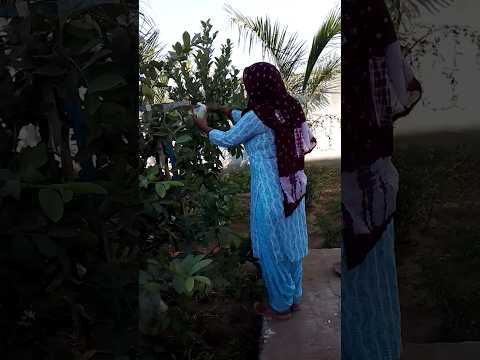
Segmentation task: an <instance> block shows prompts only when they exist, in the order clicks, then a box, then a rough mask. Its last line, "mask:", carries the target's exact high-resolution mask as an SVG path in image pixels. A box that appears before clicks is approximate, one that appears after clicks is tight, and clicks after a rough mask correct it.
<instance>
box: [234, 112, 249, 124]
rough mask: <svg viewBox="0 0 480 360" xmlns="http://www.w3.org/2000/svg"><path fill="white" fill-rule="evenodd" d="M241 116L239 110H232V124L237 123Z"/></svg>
mask: <svg viewBox="0 0 480 360" xmlns="http://www.w3.org/2000/svg"><path fill="white" fill-rule="evenodd" d="M245 115H246V114H245ZM241 117H242V111H241V110H232V122H233V123H234V124H236V123H238V121H239V120H240V118H241Z"/></svg>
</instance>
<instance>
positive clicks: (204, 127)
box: [194, 113, 212, 134]
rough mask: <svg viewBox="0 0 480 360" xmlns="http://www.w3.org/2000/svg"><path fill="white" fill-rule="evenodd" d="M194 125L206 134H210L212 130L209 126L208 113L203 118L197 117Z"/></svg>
mask: <svg viewBox="0 0 480 360" xmlns="http://www.w3.org/2000/svg"><path fill="white" fill-rule="evenodd" d="M194 124H195V126H196V127H197V128H198V129H199V130H200V131H201V132H202V133H204V134H208V133H209V132H210V130H212V128H211V127H209V126H208V121H207V114H206V113H205V115H204V116H203V117H201V118H198V117H195V120H194Z"/></svg>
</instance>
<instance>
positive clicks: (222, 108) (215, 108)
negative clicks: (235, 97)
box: [207, 105, 232, 119]
mask: <svg viewBox="0 0 480 360" xmlns="http://www.w3.org/2000/svg"><path fill="white" fill-rule="evenodd" d="M207 111H209V112H221V113H222V114H223V115H225V116H226V117H227V118H229V119H230V118H231V113H232V108H231V107H230V106H228V105H208V106H207Z"/></svg>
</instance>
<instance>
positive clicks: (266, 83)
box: [243, 62, 288, 101]
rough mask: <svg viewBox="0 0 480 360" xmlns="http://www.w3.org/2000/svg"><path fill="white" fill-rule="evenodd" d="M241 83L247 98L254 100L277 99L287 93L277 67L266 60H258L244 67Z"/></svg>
mask: <svg viewBox="0 0 480 360" xmlns="http://www.w3.org/2000/svg"><path fill="white" fill-rule="evenodd" d="M243 83H244V85H245V91H246V92H247V96H248V98H249V99H252V100H254V101H262V100H268V99H269V98H273V99H279V98H280V97H282V96H285V95H288V93H287V90H286V88H285V85H284V83H283V80H282V76H281V74H280V72H279V71H278V70H277V68H276V67H275V66H274V65H272V64H269V63H266V62H258V63H255V64H253V65H250V66H248V67H246V68H245V70H244V71H243Z"/></svg>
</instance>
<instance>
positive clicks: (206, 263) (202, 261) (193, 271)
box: [190, 259, 212, 275]
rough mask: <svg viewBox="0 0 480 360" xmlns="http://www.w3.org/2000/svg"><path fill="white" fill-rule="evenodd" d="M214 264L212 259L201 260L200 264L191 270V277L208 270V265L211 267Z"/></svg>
mask: <svg viewBox="0 0 480 360" xmlns="http://www.w3.org/2000/svg"><path fill="white" fill-rule="evenodd" d="M211 263H212V260H210V259H206V260H201V261H199V262H198V263H196V264H195V265H193V266H192V268H191V270H190V274H191V275H194V274H196V273H197V272H199V271H200V270H202V269H204V268H206V267H207V266H208V265H210V264H211Z"/></svg>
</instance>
